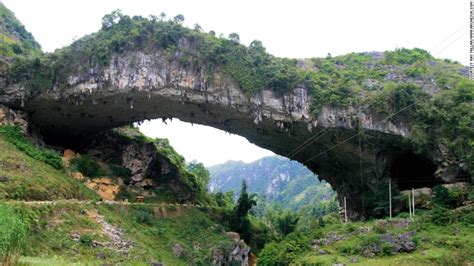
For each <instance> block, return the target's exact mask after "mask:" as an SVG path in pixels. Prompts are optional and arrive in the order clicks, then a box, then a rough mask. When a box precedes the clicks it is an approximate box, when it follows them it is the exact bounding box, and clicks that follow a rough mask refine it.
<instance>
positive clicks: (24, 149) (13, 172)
mask: <svg viewBox="0 0 474 266" xmlns="http://www.w3.org/2000/svg"><path fill="white" fill-rule="evenodd" d="M0 150H1V152H0V177H2V178H1V179H2V180H1V182H0V199H2V200H57V199H93V198H96V197H97V196H96V194H95V193H94V192H93V191H91V190H89V189H88V188H86V187H85V186H84V185H83V184H81V183H80V182H78V181H77V180H75V179H73V178H72V177H71V176H70V175H69V174H68V173H67V172H66V171H65V170H64V169H63V168H62V165H63V164H62V160H61V158H60V157H59V155H57V154H56V153H55V152H54V151H52V150H48V149H44V148H40V147H38V146H36V145H34V144H32V143H31V142H30V140H28V139H27V138H26V137H25V136H23V135H22V133H21V132H20V129H19V128H18V127H16V126H1V127H0Z"/></svg>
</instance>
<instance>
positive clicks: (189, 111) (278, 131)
mask: <svg viewBox="0 0 474 266" xmlns="http://www.w3.org/2000/svg"><path fill="white" fill-rule="evenodd" d="M192 49H193V48H192V45H191V44H190V42H189V41H187V40H186V39H182V40H180V41H179V43H178V45H177V48H176V52H175V55H174V57H173V58H171V59H170V58H169V56H165V52H164V51H163V50H160V49H158V48H157V49H156V50H154V51H140V50H134V51H127V52H124V53H121V54H115V55H113V56H112V59H111V60H110V63H109V64H108V66H106V67H96V68H91V69H87V70H78V71H77V73H75V74H73V75H70V76H69V77H68V78H67V80H68V84H66V85H65V86H62V87H60V86H59V85H58V84H56V85H54V86H53V88H50V89H48V90H46V91H44V92H38V93H31V92H27V91H28V90H27V89H26V88H24V86H23V85H22V84H9V85H6V86H4V87H3V88H1V87H0V103H4V104H6V105H9V106H11V107H14V108H19V109H24V110H25V111H27V112H29V113H30V115H31V117H30V119H31V121H33V122H35V123H36V124H37V125H38V126H39V127H40V128H41V132H42V133H43V134H44V135H45V136H48V137H49V139H47V141H48V140H49V141H59V142H60V141H67V140H70V139H71V137H70V136H81V135H82V136H84V135H88V134H90V133H95V132H100V131H103V130H106V129H110V128H114V127H118V126H123V125H127V124H131V123H133V122H136V121H143V120H146V119H155V118H170V117H176V118H179V119H180V120H183V121H186V122H191V123H197V124H203V125H208V126H212V127H215V128H218V129H222V130H225V131H227V132H230V133H234V134H237V135H240V136H243V137H245V138H247V139H248V140H249V141H251V142H252V143H254V144H256V145H258V146H260V147H262V148H266V149H269V150H271V151H273V152H275V153H277V154H279V155H282V156H285V157H289V158H291V159H294V160H297V161H299V162H301V163H303V164H305V165H306V166H307V167H308V168H309V169H311V170H312V171H314V172H315V173H317V174H318V175H319V176H320V177H321V178H323V179H325V180H326V181H328V182H329V183H330V184H331V185H332V187H333V188H334V189H335V190H336V191H337V192H338V197H339V200H340V201H342V199H343V197H344V196H346V197H347V198H348V199H349V200H348V201H347V202H348V209H349V210H350V213H349V216H350V217H354V218H355V217H360V216H361V215H362V212H364V210H363V206H362V205H363V203H362V202H363V198H362V196H361V195H363V194H367V193H371V191H373V189H374V188H375V186H376V184H377V183H378V182H380V181H381V180H384V179H388V178H389V177H392V178H395V179H397V178H399V177H403V176H396V175H395V174H394V168H396V167H394V162H395V161H402V162H405V161H407V160H405V161H404V160H403V158H402V159H400V157H403V156H405V155H406V154H410V153H411V150H410V147H409V146H407V145H406V143H405V142H404V141H403V139H404V137H406V136H407V134H408V133H409V130H410V127H409V125H408V124H404V123H403V122H400V121H399V122H396V123H394V122H391V121H390V120H381V119H380V118H378V117H377V116H375V115H373V114H370V113H364V112H361V111H360V110H358V109H356V108H344V109H340V108H330V107H324V108H323V109H322V110H321V112H319V114H318V115H314V114H312V113H311V112H310V106H311V104H312V96H311V95H310V92H309V91H308V90H307V89H306V88H304V87H296V88H294V89H293V90H292V91H289V92H287V93H284V94H278V93H276V92H274V91H272V90H270V89H264V90H262V91H260V92H258V93H256V94H255V95H248V94H246V93H244V92H243V90H241V89H240V88H239V86H238V85H237V84H236V82H235V81H234V80H233V79H232V78H231V77H230V76H228V75H226V74H225V73H224V72H223V71H222V70H221V69H219V68H218V67H217V68H215V69H214V72H213V73H212V75H211V76H209V75H208V74H207V73H205V69H206V66H205V65H183V64H181V63H180V57H181V55H182V54H187V53H189V54H192ZM361 130H363V131H364V134H363V138H364V141H363V145H362V146H360V145H359V143H360V137H361V135H359V133H360V132H361ZM147 149H148V148H147V147H137V146H129V147H126V148H125V150H124V152H125V153H124V156H126V158H125V159H126V161H127V164H128V166H127V167H129V168H130V169H131V170H132V172H133V182H137V183H139V182H143V186H147V185H148V183H149V182H148V181H145V180H146V174H145V173H143V172H141V170H139V169H144V168H147V169H153V167H148V166H149V164H150V162H151V161H150V158H149V156H148V155H145V154H149V153H148V150H147ZM138 154H143V155H144V156H145V157H147V158H145V157H143V158H134V156H137V155H138ZM420 161H430V162H432V161H433V158H422V159H420ZM432 163H433V165H434V168H433V167H427V168H426V173H421V174H423V175H426V176H432V177H433V178H434V171H435V170H436V169H437V165H439V164H438V162H436V164H437V165H435V163H434V162H432ZM453 167H454V168H457V166H456V165H453ZM162 170H163V171H168V170H166V169H162ZM449 173H450V174H449V175H444V176H446V178H445V180H450V181H453V180H456V177H457V176H456V175H454V176H453V175H452V174H451V173H453V171H450V172H449Z"/></svg>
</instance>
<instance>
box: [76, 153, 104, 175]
mask: <svg viewBox="0 0 474 266" xmlns="http://www.w3.org/2000/svg"><path fill="white" fill-rule="evenodd" d="M71 169H73V170H77V171H79V172H81V173H82V174H83V175H85V176H87V177H91V178H92V177H99V176H104V175H106V172H105V170H104V169H103V168H102V167H101V166H100V165H99V163H97V162H96V161H95V159H94V158H92V157H91V156H88V155H82V156H81V157H79V158H75V159H72V160H71Z"/></svg>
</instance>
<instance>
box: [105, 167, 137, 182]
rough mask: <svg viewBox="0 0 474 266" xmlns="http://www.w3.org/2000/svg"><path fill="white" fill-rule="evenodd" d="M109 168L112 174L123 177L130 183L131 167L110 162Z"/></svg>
mask: <svg viewBox="0 0 474 266" xmlns="http://www.w3.org/2000/svg"><path fill="white" fill-rule="evenodd" d="M109 169H110V171H111V173H112V175H114V176H117V177H120V178H122V179H123V181H124V182H125V183H126V184H129V183H130V181H131V180H130V178H131V176H132V172H131V171H130V169H128V168H125V167H123V166H120V165H115V164H110V165H109Z"/></svg>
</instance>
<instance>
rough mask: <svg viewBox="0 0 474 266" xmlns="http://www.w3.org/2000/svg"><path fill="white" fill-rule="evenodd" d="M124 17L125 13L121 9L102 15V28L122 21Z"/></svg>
mask: <svg viewBox="0 0 474 266" xmlns="http://www.w3.org/2000/svg"><path fill="white" fill-rule="evenodd" d="M122 17H123V13H122V11H121V10H120V9H117V10H114V11H112V13H110V14H107V15H105V16H103V17H102V29H108V28H110V27H112V26H113V25H114V24H116V23H117V22H119V21H120V19H121V18H122Z"/></svg>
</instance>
